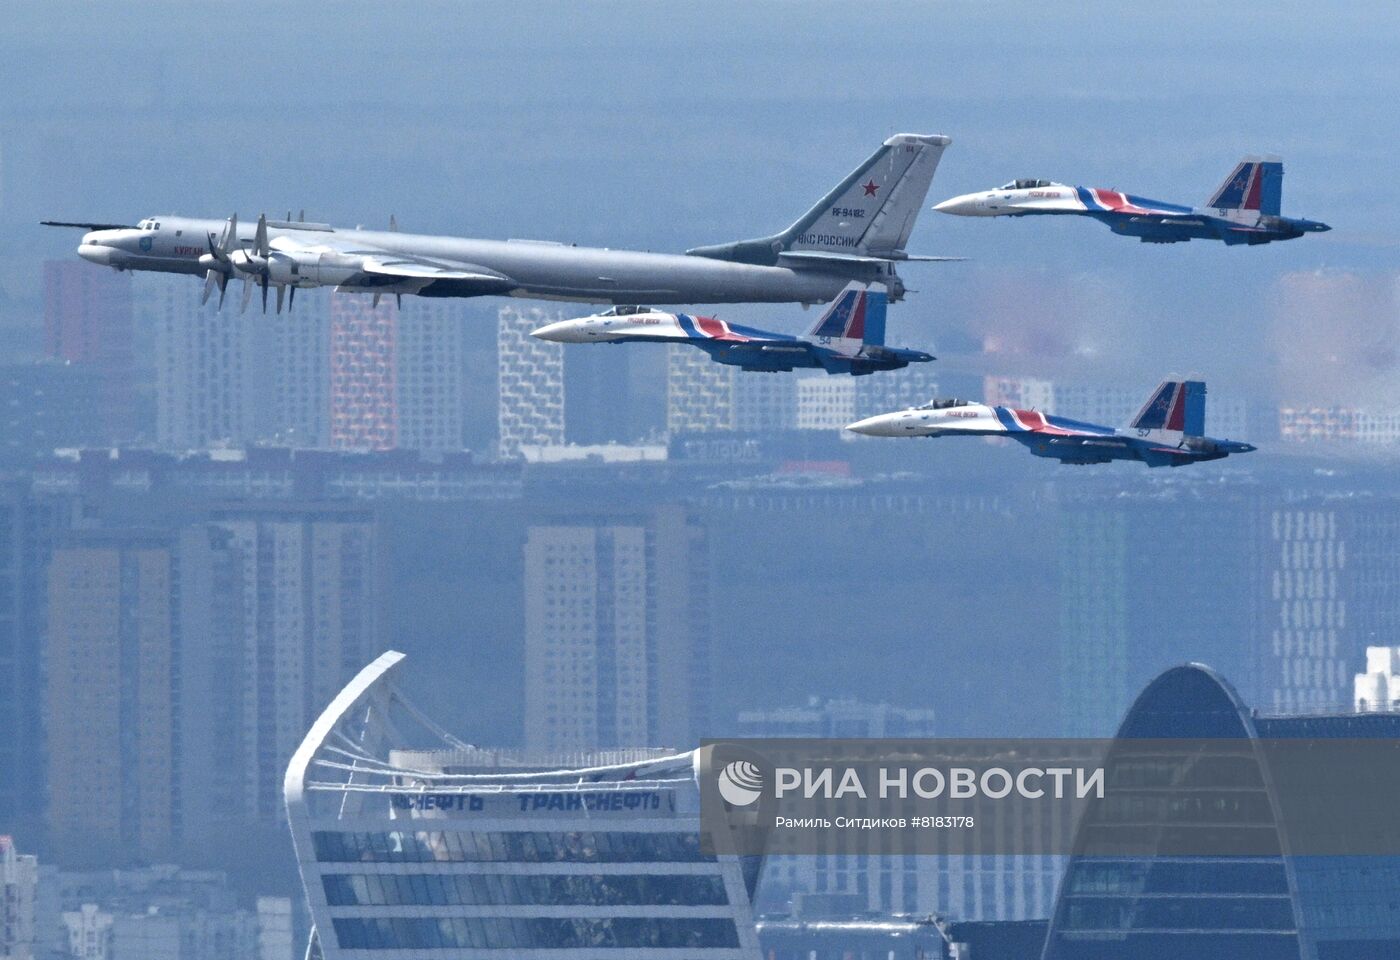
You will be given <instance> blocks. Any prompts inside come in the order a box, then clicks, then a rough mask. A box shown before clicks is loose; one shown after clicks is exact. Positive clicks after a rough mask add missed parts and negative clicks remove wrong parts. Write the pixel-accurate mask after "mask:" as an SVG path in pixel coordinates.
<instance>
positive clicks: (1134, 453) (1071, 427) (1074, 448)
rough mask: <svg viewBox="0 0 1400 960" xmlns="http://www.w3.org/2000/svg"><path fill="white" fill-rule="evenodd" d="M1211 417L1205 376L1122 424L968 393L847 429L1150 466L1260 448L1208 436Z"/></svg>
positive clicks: (1169, 391)
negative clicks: (991, 442) (966, 439)
mask: <svg viewBox="0 0 1400 960" xmlns="http://www.w3.org/2000/svg"><path fill="white" fill-rule="evenodd" d="M1205 420H1206V385H1205V384H1204V383H1203V382H1201V381H1200V380H1165V381H1163V382H1162V384H1161V385H1160V386H1158V387H1157V389H1156V390H1154V391H1153V393H1152V396H1151V397H1150V398H1149V399H1148V401H1147V403H1145V404H1143V407H1142V409H1141V410H1140V411H1138V415H1137V416H1136V417H1134V418H1133V419H1132V422H1131V423H1129V424H1128V426H1127V427H1125V428H1123V429H1121V430H1115V429H1114V428H1113V427H1103V426H1099V425H1098V424H1094V423H1081V422H1079V421H1078V420H1069V419H1067V418H1065V417H1055V416H1047V415H1046V414H1043V413H1041V412H1039V411H1037V410H1016V409H1013V408H1011V407H1000V406H989V405H987V404H983V403H970V402H968V401H966V400H934V401H933V402H932V403H928V404H925V405H924V406H922V407H913V408H911V409H909V410H900V411H897V412H895V413H882V414H880V415H879V416H874V417H870V418H868V419H866V420H860V421H858V422H856V423H853V424H851V425H850V426H848V427H847V428H846V429H847V430H851V431H853V432H855V433H863V434H865V435H867V436H871V437H945V436H972V437H1010V438H1011V439H1012V440H1016V441H1018V442H1020V443H1021V444H1023V445H1024V446H1025V447H1026V448H1028V449H1029V450H1030V452H1031V453H1033V454H1035V455H1036V456H1037V457H1049V458H1051V459H1054V460H1058V461H1060V462H1061V463H1076V464H1082V463H1108V462H1109V461H1110V460H1141V461H1142V462H1143V463H1145V464H1147V465H1148V466H1149V467H1180V466H1185V465H1186V464H1188V463H1197V462H1199V461H1201V460H1219V459H1221V458H1222V457H1227V456H1229V455H1230V454H1232V453H1249V452H1250V451H1252V450H1253V449H1254V447H1252V446H1250V445H1249V444H1247V443H1240V442H1239V441H1237V440H1216V439H1214V438H1211V437H1207V436H1204V433H1205Z"/></svg>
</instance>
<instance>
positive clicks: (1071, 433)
mask: <svg viewBox="0 0 1400 960" xmlns="http://www.w3.org/2000/svg"><path fill="white" fill-rule="evenodd" d="M992 409H993V410H995V411H996V415H997V420H998V421H1000V423H1001V425H1002V426H1003V427H1005V428H1006V431H1007V433H1043V434H1047V435H1050V436H1059V437H1112V436H1115V435H1116V434H1117V431H1116V430H1114V429H1112V428H1111V427H1101V426H1099V425H1098V424H1096V423H1081V422H1080V421H1078V420H1070V419H1068V418H1066V417H1049V416H1046V415H1045V414H1043V413H1041V412H1040V411H1039V410H1014V409H1012V408H1011V407H993V408H992Z"/></svg>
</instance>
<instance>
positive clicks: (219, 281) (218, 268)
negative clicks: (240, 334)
mask: <svg viewBox="0 0 1400 960" xmlns="http://www.w3.org/2000/svg"><path fill="white" fill-rule="evenodd" d="M237 237H238V214H236V213H235V214H234V215H233V216H231V217H229V218H228V220H227V221H226V222H225V223H224V231H223V233H222V234H220V236H219V239H218V241H217V242H215V240H214V235H213V234H212V233H211V234H207V235H206V237H205V239H206V240H207V242H208V244H209V252H208V253H207V254H205V255H204V256H202V257H200V258H199V262H200V264H201V265H202V266H203V267H204V296H202V297H200V299H199V303H200V306H203V305H204V304H206V303H208V302H209V295H210V294H212V293H213V292H214V287H216V286H217V287H218V288H219V307H218V308H219V309H220V310H222V309H223V308H224V294H225V293H226V292H227V291H228V280H229V277H231V276H232V275H233V263H232V261H231V260H230V259H229V247H230V245H231V244H232V243H233V242H234V241H235V240H236V239H237Z"/></svg>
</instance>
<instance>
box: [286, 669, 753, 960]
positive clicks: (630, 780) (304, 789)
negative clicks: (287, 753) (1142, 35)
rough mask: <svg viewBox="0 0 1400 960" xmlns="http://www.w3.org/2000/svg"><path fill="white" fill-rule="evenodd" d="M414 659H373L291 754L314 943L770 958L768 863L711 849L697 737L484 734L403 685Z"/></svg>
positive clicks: (319, 947) (316, 948) (458, 953)
mask: <svg viewBox="0 0 1400 960" xmlns="http://www.w3.org/2000/svg"><path fill="white" fill-rule="evenodd" d="M402 659H403V655H402V654H398V653H393V652H390V653H386V654H384V655H383V656H381V657H380V658H379V659H378V660H376V661H375V662H374V663H372V664H370V665H369V666H368V667H366V668H365V669H364V670H362V671H361V672H360V674H359V675H358V676H357V677H356V678H355V679H354V680H353V681H352V682H351V683H350V684H349V685H348V686H347V687H346V688H345V689H344V690H343V691H342V692H341V693H340V695H339V696H337V697H336V698H335V700H334V702H332V703H331V704H330V706H329V707H327V708H326V710H325V712H324V713H323V714H322V715H321V717H320V718H319V719H318V720H317V721H316V723H315V725H314V726H313V727H312V729H311V731H310V733H308V734H307V736H306V739H305V741H304V742H303V743H302V745H301V748H300V749H299V750H298V751H297V753H296V755H295V756H294V757H293V758H292V762H291V764H290V766H289V767H288V770H287V777H286V784H285V793H286V801H287V815H288V820H289V822H290V825H291V831H292V837H293V841H294V844H295V847H296V854H297V861H298V864H299V865H300V868H301V876H302V882H303V884H304V886H305V889H306V897H307V901H308V904H309V906H310V909H311V915H312V920H313V923H314V930H313V933H312V942H311V944H310V946H309V949H308V952H309V954H310V955H318V956H320V957H323V958H325V960H342V958H344V960H354V958H360V960H390V958H395V957H403V958H429V957H431V958H438V957H453V958H467V960H471V958H504V957H511V958H519V957H529V956H534V955H536V954H535V951H547V953H545V954H539V955H540V956H548V957H550V958H554V957H558V958H560V960H573V958H582V957H588V958H592V960H608V958H618V960H623V958H627V960H650V958H660V957H669V958H677V960H757V958H758V956H759V951H758V942H757V937H756V933H755V927H754V922H753V915H752V911H751V906H750V905H751V903H752V897H753V891H754V887H755V885H756V883H757V879H758V868H759V864H758V862H757V861H756V860H754V859H753V858H745V859H743V860H741V859H740V858H736V857H715V856H708V855H706V854H705V853H703V852H702V850H701V847H700V834H699V809H700V793H699V788H698V786H697V784H696V780H695V758H694V754H693V753H681V754H675V753H672V752H668V751H656V750H644V749H639V750H613V751H607V752H605V753H593V754H577V755H571V756H568V757H530V756H526V755H522V754H515V753H507V752H501V751H486V750H482V749H478V748H474V747H470V746H468V745H467V744H465V743H462V742H461V741H458V740H456V739H455V738H453V737H452V736H451V735H450V734H447V733H446V732H445V731H443V730H442V729H441V728H438V727H437V726H436V725H435V724H433V723H432V721H430V720H428V719H427V718H426V717H425V716H423V714H422V713H421V712H419V711H418V710H417V709H416V708H414V707H413V706H412V704H410V703H408V701H407V700H405V699H404V698H403V697H402V696H401V695H400V693H399V691H398V690H397V688H396V686H395V685H394V683H393V680H392V673H393V670H394V668H395V667H396V666H397V665H398V664H399V662H400V661H401V660H402ZM415 727H416V728H418V729H419V730H420V732H421V733H423V734H426V738H427V739H428V740H430V741H431V742H430V743H429V744H427V745H426V746H425V745H423V744H421V743H415V742H412V741H410V740H409V739H408V738H407V736H406V732H407V731H408V730H409V729H410V728H415Z"/></svg>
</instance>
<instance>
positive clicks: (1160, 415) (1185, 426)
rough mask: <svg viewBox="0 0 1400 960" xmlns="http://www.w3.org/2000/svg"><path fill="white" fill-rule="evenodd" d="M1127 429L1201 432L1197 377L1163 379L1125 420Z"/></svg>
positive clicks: (1202, 402)
mask: <svg viewBox="0 0 1400 960" xmlns="http://www.w3.org/2000/svg"><path fill="white" fill-rule="evenodd" d="M1128 430H1129V431H1131V432H1133V433H1137V434H1138V435H1139V436H1145V435H1146V434H1147V433H1149V432H1155V431H1161V432H1166V433H1176V434H1180V435H1182V436H1186V437H1201V436H1205V432H1206V385H1205V383H1204V382H1203V381H1201V380H1163V381H1162V382H1161V383H1160V384H1158V386H1157V389H1156V390H1154V391H1153V392H1152V396H1150V397H1148V398H1147V402H1146V403H1144V404H1143V405H1142V409H1141V410H1139V411H1138V415H1137V416H1136V417H1134V418H1133V420H1132V422H1131V423H1129V424H1128Z"/></svg>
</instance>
